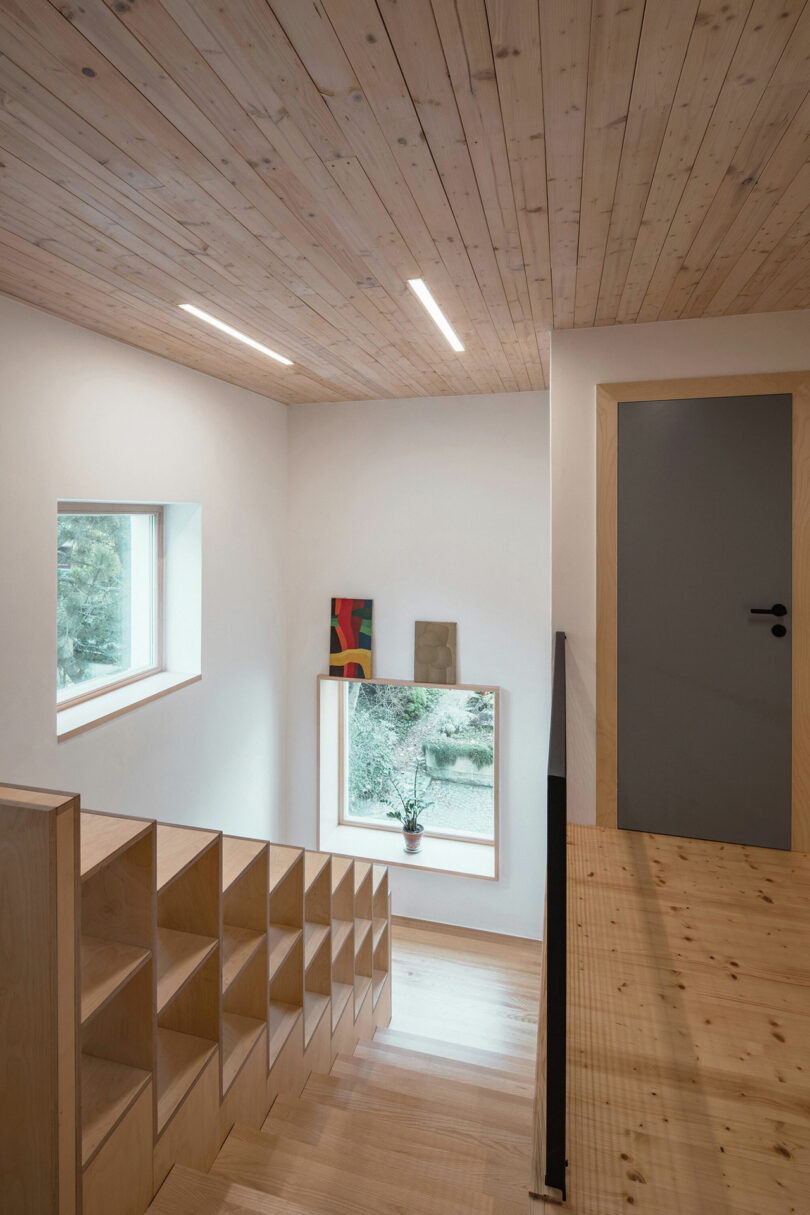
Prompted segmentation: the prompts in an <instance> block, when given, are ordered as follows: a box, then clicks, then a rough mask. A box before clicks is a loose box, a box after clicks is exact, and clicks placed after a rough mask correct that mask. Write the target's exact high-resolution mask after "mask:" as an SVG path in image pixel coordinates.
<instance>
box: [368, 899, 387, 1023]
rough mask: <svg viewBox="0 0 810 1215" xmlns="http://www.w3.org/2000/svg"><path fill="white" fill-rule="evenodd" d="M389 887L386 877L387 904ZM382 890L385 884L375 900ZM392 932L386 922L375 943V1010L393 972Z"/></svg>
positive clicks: (372, 981) (373, 986) (373, 1003)
mask: <svg viewBox="0 0 810 1215" xmlns="http://www.w3.org/2000/svg"><path fill="white" fill-rule="evenodd" d="M387 885H388V879H387V877H386V879H385V894H386V902H387ZM382 889H383V884H382V883H381V884H380V888H379V890H378V891H377V892H375V900H376V898H377V894H378V893H380V891H381V890H382ZM376 909H377V908H376V907H375V910H376ZM390 931H391V930H390V928H389V925H388V922H387V921H386V923H385V924H384V926H383V929H382V931H381V933H380V935H379V937H378V939H377V941H376V942H375V943H374V946H373V954H372V970H371V986H372V1005H373V1007H374V1008H376V1007H377V1001H378V1000H379V998H380V996H381V995H382V992H383V988H384V987H385V984H386V981H387V979H388V976H389V972H390V970H391V936H390Z"/></svg>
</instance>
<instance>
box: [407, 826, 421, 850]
mask: <svg viewBox="0 0 810 1215" xmlns="http://www.w3.org/2000/svg"><path fill="white" fill-rule="evenodd" d="M424 833H425V828H424V827H418V828H417V830H416V831H405V830H404V828H403V831H402V838H403V839H404V841H405V851H406V852H421V850H422V836H423V835H424Z"/></svg>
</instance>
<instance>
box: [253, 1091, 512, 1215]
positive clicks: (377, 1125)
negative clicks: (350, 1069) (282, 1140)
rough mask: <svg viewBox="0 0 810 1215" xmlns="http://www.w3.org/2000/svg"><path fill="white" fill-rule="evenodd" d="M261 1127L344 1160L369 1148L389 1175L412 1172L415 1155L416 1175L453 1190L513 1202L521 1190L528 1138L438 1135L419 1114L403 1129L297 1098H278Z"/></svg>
mask: <svg viewBox="0 0 810 1215" xmlns="http://www.w3.org/2000/svg"><path fill="white" fill-rule="evenodd" d="M262 1131H263V1132H264V1133H265V1134H273V1135H278V1136H281V1137H287V1138H293V1139H296V1140H297V1141H298V1142H299V1143H306V1144H311V1145H313V1146H317V1145H328V1146H329V1147H330V1148H331V1149H339V1150H341V1151H342V1152H343V1153H344V1154H346V1159H347V1162H348V1161H349V1160H350V1159H351V1156H352V1155H353V1154H356V1152H359V1153H360V1154H361V1156H362V1157H364V1158H368V1155H369V1153H378V1154H379V1153H382V1158H383V1159H384V1160H386V1161H387V1162H388V1163H387V1169H388V1175H390V1176H394V1175H395V1172H394V1170H398V1169H402V1168H405V1169H406V1170H407V1173H408V1175H412V1174H413V1171H414V1169H413V1162H414V1159H415V1158H418V1160H419V1174H420V1179H424V1180H425V1181H426V1182H427V1183H428V1185H430V1186H432V1185H433V1179H434V1178H435V1179H437V1180H444V1181H446V1182H447V1183H449V1184H452V1185H453V1186H454V1187H455V1189H456V1191H457V1192H460V1191H463V1190H466V1189H470V1188H472V1189H473V1190H475V1191H478V1192H481V1193H484V1194H489V1195H491V1196H494V1197H498V1196H500V1197H502V1198H508V1199H509V1200H510V1201H515V1202H520V1201H521V1200H522V1199H524V1198H525V1195H526V1185H527V1178H528V1176H529V1163H530V1151H529V1142H528V1138H527V1141H526V1143H525V1144H524V1145H523V1146H520V1147H519V1146H517V1145H511V1146H507V1147H504V1146H503V1145H502V1144H498V1145H497V1147H496V1148H493V1147H492V1146H491V1145H490V1143H489V1142H488V1137H487V1135H486V1133H485V1132H482V1131H481V1130H480V1129H476V1130H475V1131H474V1132H473V1133H472V1134H470V1133H465V1132H464V1130H463V1129H462V1130H457V1129H455V1128H454V1129H453V1130H447V1131H446V1132H445V1133H444V1134H441V1135H437V1134H436V1133H435V1132H433V1131H431V1130H427V1129H425V1128H424V1127H423V1126H422V1121H421V1117H420V1116H419V1115H418V1114H417V1115H415V1116H414V1118H413V1123H412V1125H411V1126H409V1127H408V1130H407V1133H405V1134H403V1133H402V1127H401V1125H398V1124H396V1123H394V1122H392V1121H391V1120H390V1119H388V1118H386V1117H385V1116H381V1115H379V1114H366V1113H364V1112H363V1111H358V1110H342V1109H335V1108H332V1107H329V1106H325V1105H320V1104H319V1103H318V1102H315V1101H307V1100H304V1099H303V1098H300V1097H279V1098H277V1100H276V1102H275V1104H274V1106H273V1108H272V1109H271V1110H270V1113H269V1114H268V1115H267V1118H266V1119H265V1122H264V1125H263V1126H262Z"/></svg>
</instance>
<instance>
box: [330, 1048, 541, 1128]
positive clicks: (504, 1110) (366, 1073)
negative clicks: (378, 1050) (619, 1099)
mask: <svg viewBox="0 0 810 1215" xmlns="http://www.w3.org/2000/svg"><path fill="white" fill-rule="evenodd" d="M331 1074H332V1075H333V1076H337V1077H339V1078H342V1079H357V1080H361V1081H368V1082H369V1083H371V1084H372V1085H375V1086H377V1087H380V1086H382V1087H385V1088H389V1089H391V1090H392V1091H395V1092H397V1093H402V1094H407V1095H409V1096H413V1097H421V1098H423V1099H425V1100H429V1101H431V1102H432V1103H437V1104H438V1105H439V1106H441V1107H446V1108H453V1109H457V1110H459V1111H460V1112H462V1113H463V1112H465V1111H468V1110H469V1109H471V1108H472V1109H475V1110H476V1112H477V1113H478V1114H483V1115H485V1116H488V1117H489V1118H490V1119H492V1120H493V1121H504V1120H505V1121H506V1122H508V1123H509V1124H510V1125H513V1124H516V1125H528V1123H529V1120H530V1119H531V1116H532V1111H533V1108H534V1105H533V1099H532V1097H530V1096H515V1095H514V1094H512V1093H505V1092H498V1091H496V1090H493V1089H491V1088H485V1087H483V1086H482V1085H480V1084H478V1083H476V1082H475V1080H472V1081H464V1080H460V1079H456V1080H451V1079H448V1078H447V1077H445V1076H431V1075H430V1074H428V1073H426V1072H421V1071H416V1072H414V1071H409V1070H407V1069H406V1068H402V1067H396V1066H394V1065H393V1064H391V1063H380V1062H377V1061H376V1060H371V1059H357V1058H354V1057H352V1056H350V1055H338V1056H337V1058H336V1059H335V1061H334V1063H333V1064H332V1072H331Z"/></svg>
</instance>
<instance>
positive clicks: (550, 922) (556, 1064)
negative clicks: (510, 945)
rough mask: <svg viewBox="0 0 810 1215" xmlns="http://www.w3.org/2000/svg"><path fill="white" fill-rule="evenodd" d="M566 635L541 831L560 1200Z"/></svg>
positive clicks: (556, 681) (548, 1174)
mask: <svg viewBox="0 0 810 1215" xmlns="http://www.w3.org/2000/svg"><path fill="white" fill-rule="evenodd" d="M565 784H566V762H565V633H555V635H554V668H553V675H552V690H551V727H550V731H549V744H548V801H547V805H548V813H547V826H546V842H547V850H546V930H545V932H546V982H545V991H546V1008H545V1020H546V1160H545V1165H546V1168H545V1183H546V1186H547V1188H548V1189H551V1190H557V1191H559V1192H560V1194H561V1195H562V1198H563V1200H565V1169H566V1164H567V1161H566V1159H565V1100H566V1025H567V1016H568V1014H567V935H568V915H567V902H566V877H567V873H566V870H567V856H566V847H567V831H566V825H567V809H566V787H565Z"/></svg>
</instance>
